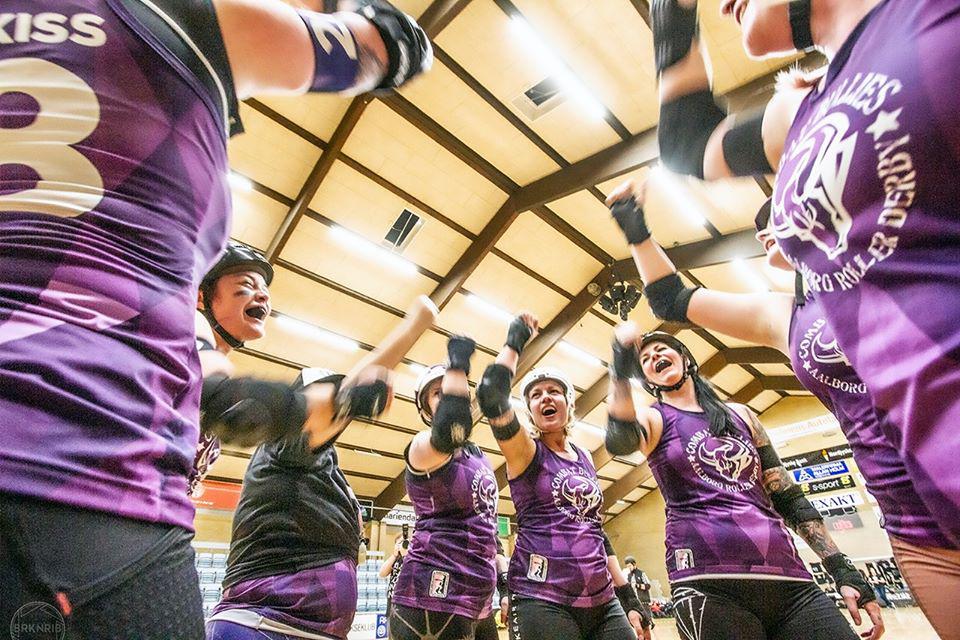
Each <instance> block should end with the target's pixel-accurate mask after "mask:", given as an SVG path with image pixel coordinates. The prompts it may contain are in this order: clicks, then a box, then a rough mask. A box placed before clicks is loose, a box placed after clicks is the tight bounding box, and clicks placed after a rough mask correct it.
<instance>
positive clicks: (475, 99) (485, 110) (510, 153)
mask: <svg viewBox="0 0 960 640" xmlns="http://www.w3.org/2000/svg"><path fill="white" fill-rule="evenodd" d="M403 95H404V97H406V98H407V99H408V100H410V101H411V102H413V103H414V104H415V105H417V106H418V107H419V108H420V109H421V110H422V111H423V112H424V113H426V114H427V115H429V116H430V117H431V118H433V119H434V120H436V121H437V122H438V123H440V124H441V125H442V126H443V127H444V128H445V129H446V130H447V131H449V132H450V133H452V134H453V135H454V136H456V137H457V138H458V139H459V140H461V141H463V142H464V143H466V144H467V145H468V146H470V148H472V149H474V150H475V151H477V152H478V153H480V155H482V156H483V157H484V158H486V159H487V160H489V161H490V162H491V163H493V165H494V166H495V167H497V168H498V169H500V170H501V171H503V172H504V173H505V174H507V175H508V176H510V177H511V178H512V179H513V180H514V181H515V182H517V183H518V184H527V183H529V182H533V181H534V180H536V179H537V178H540V177H542V176H544V175H546V174H548V173H551V172H553V171H556V170H557V164H556V162H554V161H553V160H551V159H550V157H549V156H547V155H546V154H545V153H544V152H543V151H541V150H540V149H539V148H537V146H536V145H535V144H534V143H533V142H531V141H530V140H528V139H527V138H526V137H525V136H524V135H523V133H521V132H520V131H519V130H518V129H516V128H515V127H513V126H512V125H511V124H510V123H509V122H507V120H506V119H504V118H503V117H502V116H500V114H498V113H497V112H496V111H495V110H494V108H493V107H491V106H490V105H489V104H487V103H486V102H485V101H484V100H483V98H481V97H480V96H479V95H478V94H477V93H475V92H474V91H473V90H472V89H470V88H469V87H468V86H467V85H466V84H465V83H464V82H463V81H462V80H461V79H460V78H458V77H457V76H456V75H455V74H454V72H453V71H451V70H450V69H449V68H447V67H446V66H445V65H443V64H442V63H440V62H439V61H435V62H434V64H433V68H432V69H431V70H430V73H428V74H426V75H425V76H423V77H422V78H421V79H420V81H418V82H415V83H412V84H410V85H409V86H407V87H404V90H403Z"/></svg>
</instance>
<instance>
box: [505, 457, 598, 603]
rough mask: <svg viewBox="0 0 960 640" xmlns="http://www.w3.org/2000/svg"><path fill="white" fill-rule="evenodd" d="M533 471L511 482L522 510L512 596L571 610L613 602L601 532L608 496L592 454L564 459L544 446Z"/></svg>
mask: <svg viewBox="0 0 960 640" xmlns="http://www.w3.org/2000/svg"><path fill="white" fill-rule="evenodd" d="M536 444H537V452H536V454H535V455H534V457H533V461H532V462H531V463H530V466H529V467H527V468H526V469H525V470H524V472H523V473H522V474H520V475H519V476H517V477H516V478H513V479H511V480H510V496H511V497H512V498H513V504H514V506H515V507H516V509H517V525H518V527H519V533H518V534H517V544H516V549H515V550H514V552H513V556H512V557H511V558H510V572H509V575H508V584H509V585H510V592H511V593H515V594H518V595H521V596H527V597H530V598H538V599H540V600H546V601H547V602H554V603H557V604H562V605H567V606H571V607H595V606H598V605H601V604H605V603H607V602H609V601H610V600H612V599H613V597H614V595H613V582H612V580H611V578H610V573H609V571H607V554H606V551H604V548H603V530H602V529H601V527H600V524H601V514H602V511H603V491H602V490H601V489H600V484H599V483H598V482H597V472H596V470H595V469H594V468H593V462H592V461H591V460H590V456H589V454H587V453H585V452H584V451H582V450H581V449H580V448H579V447H577V446H576V445H573V444H571V446H572V447H573V450H574V451H576V453H577V460H567V459H566V458H561V457H560V456H559V455H557V453H555V452H554V451H552V450H551V449H550V448H549V447H547V446H546V445H545V444H543V442H541V441H540V440H537V441H536Z"/></svg>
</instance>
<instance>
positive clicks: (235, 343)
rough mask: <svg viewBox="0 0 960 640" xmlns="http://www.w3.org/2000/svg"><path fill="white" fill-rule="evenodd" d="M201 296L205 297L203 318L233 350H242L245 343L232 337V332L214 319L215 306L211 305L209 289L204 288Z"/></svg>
mask: <svg viewBox="0 0 960 640" xmlns="http://www.w3.org/2000/svg"><path fill="white" fill-rule="evenodd" d="M200 294H201V296H202V297H203V310H202V311H201V313H202V314H203V317H204V318H206V319H207V322H209V323H210V328H211V329H213V330H214V331H216V332H217V335H219V336H220V337H221V338H223V340H224V342H226V343H227V344H228V345H230V348H231V349H240V348H242V347H243V342H241V341H240V340H237V339H236V338H234V337H233V336H232V335H230V332H229V331H227V330H226V329H224V328H223V325H221V324H220V322H219V321H217V319H216V318H215V317H214V315H213V306H212V305H211V304H210V295H209V288H207V287H204V288H203V289H202V290H201V292H200Z"/></svg>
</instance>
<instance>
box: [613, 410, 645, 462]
mask: <svg viewBox="0 0 960 640" xmlns="http://www.w3.org/2000/svg"><path fill="white" fill-rule="evenodd" d="M641 435H642V436H643V438H644V440H646V438H647V430H646V429H644V428H643V426H642V425H641V424H640V423H639V422H637V421H636V420H620V419H618V418H614V417H613V416H610V415H608V416H607V435H606V438H605V439H604V444H605V445H606V447H607V451H609V452H610V453H612V454H613V455H615V456H628V455H630V454H631V453H633V452H634V451H636V450H637V449H639V448H640V437H641Z"/></svg>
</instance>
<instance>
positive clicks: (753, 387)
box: [730, 378, 764, 404]
mask: <svg viewBox="0 0 960 640" xmlns="http://www.w3.org/2000/svg"><path fill="white" fill-rule="evenodd" d="M763 392H764V388H763V383H762V382H761V381H760V380H759V379H758V378H754V379H753V380H751V381H750V382H748V383H747V384H746V385H745V386H744V387H743V388H742V389H740V390H739V391H737V392H736V393H734V394H733V395H732V396H730V402H734V403H737V404H747V403H748V402H750V401H751V400H753V399H754V398H756V397H757V396H758V395H760V394H761V393H763Z"/></svg>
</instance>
